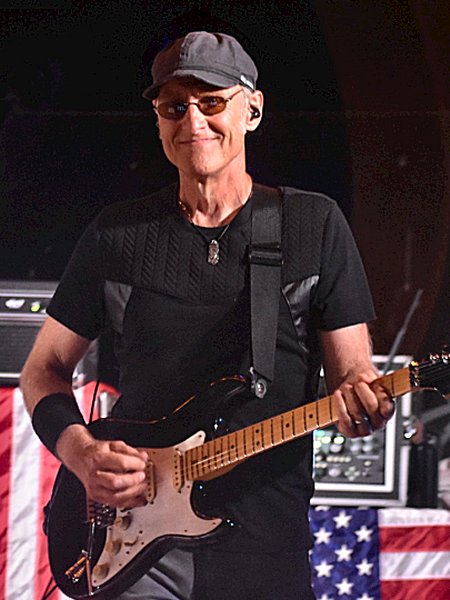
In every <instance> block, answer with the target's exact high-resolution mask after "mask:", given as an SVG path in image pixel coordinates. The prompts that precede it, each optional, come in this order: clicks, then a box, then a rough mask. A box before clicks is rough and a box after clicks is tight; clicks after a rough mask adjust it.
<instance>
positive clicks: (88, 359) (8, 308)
mask: <svg viewBox="0 0 450 600" xmlns="http://www.w3.org/2000/svg"><path fill="white" fill-rule="evenodd" d="M56 286H57V282H55V281H5V280H3V281H0V386H8V387H9V386H11V387H14V386H17V385H18V383H19V376H20V372H21V370H22V367H23V365H24V364H25V361H26V359H27V356H28V354H29V352H30V350H31V348H32V346H33V343H34V340H35V338H36V335H37V333H38V331H39V329H40V328H41V325H42V324H43V322H44V320H45V317H46V311H47V306H48V305H49V303H50V300H51V298H52V296H53V294H54V291H55V289H56ZM96 356H97V351H96V344H95V343H94V344H92V345H91V346H90V348H89V350H88V352H87V353H86V355H85V357H84V358H83V359H82V360H81V361H80V362H79V363H78V365H77V366H76V368H75V371H74V379H73V383H74V387H79V386H81V385H84V384H86V383H88V382H89V381H93V380H95V379H96V377H97V358H96Z"/></svg>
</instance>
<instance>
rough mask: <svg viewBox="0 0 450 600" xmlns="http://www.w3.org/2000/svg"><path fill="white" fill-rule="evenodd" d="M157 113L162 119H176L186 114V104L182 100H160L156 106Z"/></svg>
mask: <svg viewBox="0 0 450 600" xmlns="http://www.w3.org/2000/svg"><path fill="white" fill-rule="evenodd" d="M156 110H157V111H158V114H159V115H161V117H164V119H171V120H172V121H178V119H182V118H183V117H184V115H185V114H186V110H187V106H186V104H184V103H183V102H162V103H161V104H158V106H157V107H156Z"/></svg>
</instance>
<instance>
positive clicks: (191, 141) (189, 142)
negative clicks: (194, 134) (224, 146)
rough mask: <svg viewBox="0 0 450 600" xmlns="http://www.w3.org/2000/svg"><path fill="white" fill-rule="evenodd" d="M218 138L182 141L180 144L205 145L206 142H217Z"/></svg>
mask: <svg viewBox="0 0 450 600" xmlns="http://www.w3.org/2000/svg"><path fill="white" fill-rule="evenodd" d="M217 139H218V138H216V137H208V138H193V139H190V140H180V144H204V143H206V142H213V141H214V140H217Z"/></svg>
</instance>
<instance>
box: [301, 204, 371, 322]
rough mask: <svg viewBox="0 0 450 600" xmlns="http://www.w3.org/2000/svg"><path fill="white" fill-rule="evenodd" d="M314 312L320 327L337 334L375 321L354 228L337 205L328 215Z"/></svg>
mask: <svg viewBox="0 0 450 600" xmlns="http://www.w3.org/2000/svg"><path fill="white" fill-rule="evenodd" d="M313 312H314V314H315V317H316V319H317V326H318V328H319V329H322V330H333V329H338V328H340V327H347V326H349V325H354V324H356V323H365V322H368V321H372V320H373V319H374V318H375V310H374V307H373V302H372V297H371V294H370V290H369V285H368V282H367V277H366V274H365V271H364V267H363V264H362V261H361V257H360V255H359V252H358V249H357V247H356V243H355V241H354V238H353V235H352V233H351V231H350V227H349V225H348V223H347V221H346V219H345V217H344V215H343V214H342V212H341V211H340V209H339V207H338V206H337V204H335V203H333V204H332V205H331V209H330V211H329V213H328V216H327V219H326V222H325V227H324V231H323V239H322V255H321V266H320V276H319V282H318V286H317V289H316V294H315V298H314V306H313Z"/></svg>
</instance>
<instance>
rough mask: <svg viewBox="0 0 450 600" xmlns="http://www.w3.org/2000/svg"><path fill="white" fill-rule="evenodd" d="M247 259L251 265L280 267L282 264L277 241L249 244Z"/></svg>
mask: <svg viewBox="0 0 450 600" xmlns="http://www.w3.org/2000/svg"><path fill="white" fill-rule="evenodd" d="M249 261H250V263H251V264H253V265H266V266H269V267H280V266H281V265H282V264H283V255H282V252H281V246H280V244H278V243H277V242H267V243H262V244H260V243H256V244H251V245H250V251H249Z"/></svg>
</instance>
